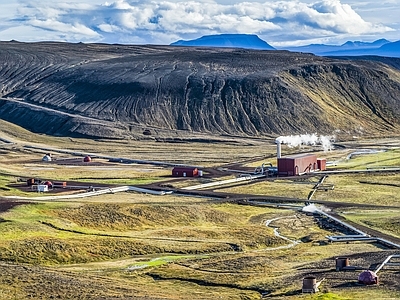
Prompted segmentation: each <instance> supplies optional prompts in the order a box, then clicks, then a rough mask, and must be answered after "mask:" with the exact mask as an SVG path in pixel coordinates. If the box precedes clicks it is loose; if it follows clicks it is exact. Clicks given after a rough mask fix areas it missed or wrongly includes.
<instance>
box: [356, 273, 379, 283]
mask: <svg viewBox="0 0 400 300" xmlns="http://www.w3.org/2000/svg"><path fill="white" fill-rule="evenodd" d="M358 283H361V284H366V285H371V284H378V276H377V275H376V274H375V273H374V272H372V271H369V270H366V271H363V272H361V273H360V275H358Z"/></svg>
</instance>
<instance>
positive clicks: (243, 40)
mask: <svg viewBox="0 0 400 300" xmlns="http://www.w3.org/2000/svg"><path fill="white" fill-rule="evenodd" d="M227 40H228V41H229V42H227ZM264 43H265V44H264ZM399 43H400V41H397V42H390V41H388V40H386V39H384V38H381V39H378V40H376V41H373V42H362V41H347V42H345V43H343V44H341V45H326V44H310V45H304V46H293V47H276V48H274V47H272V46H271V45H269V44H268V43H267V42H266V41H264V40H262V39H260V38H259V37H258V36H257V35H248V34H223V35H207V36H202V37H200V38H198V39H194V40H188V41H182V40H180V41H177V42H174V43H172V44H171V45H173V46H187V47H234V48H245V49H257V50H288V51H292V52H307V53H313V54H315V55H320V56H363V55H378V56H389V57H400V45H399ZM263 45H264V46H263ZM384 46H385V47H384Z"/></svg>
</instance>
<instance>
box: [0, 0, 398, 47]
mask: <svg viewBox="0 0 400 300" xmlns="http://www.w3.org/2000/svg"><path fill="white" fill-rule="evenodd" d="M399 16H400V0H388V1H385V0H382V1H345V0H342V1H340V0H320V1H310V0H298V1H294V0H282V1H267V0H247V1H240V0H186V1H183V0H163V1H151V0H107V1H104V0H86V1H85V0H80V1H78V0H65V1H64V0H62V1H58V0H52V1H50V0H41V1H32V0H0V40H3V41H8V40H18V41H27V42H31V41H44V40H46V41H49V40H52V41H66V42H103V43H125V44H170V43H172V42H175V41H177V40H180V39H184V40H187V39H194V38H198V37H200V36H203V35H209V34H220V33H247V34H257V35H258V36H259V37H260V38H262V39H263V40H265V41H267V42H268V43H270V44H271V45H273V46H276V47H279V46H294V45H305V44H311V43H325V44H341V43H344V42H346V41H348V40H352V41H356V40H357V41H366V42H368V41H374V40H376V39H379V38H387V39H389V40H391V41H397V40H400V21H399V19H400V18H399Z"/></svg>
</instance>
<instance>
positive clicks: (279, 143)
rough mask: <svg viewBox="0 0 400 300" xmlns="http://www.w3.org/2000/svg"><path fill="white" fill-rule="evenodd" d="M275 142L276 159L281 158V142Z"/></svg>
mask: <svg viewBox="0 0 400 300" xmlns="http://www.w3.org/2000/svg"><path fill="white" fill-rule="evenodd" d="M275 142H276V158H281V151H282V148H281V147H282V146H281V142H279V141H275Z"/></svg>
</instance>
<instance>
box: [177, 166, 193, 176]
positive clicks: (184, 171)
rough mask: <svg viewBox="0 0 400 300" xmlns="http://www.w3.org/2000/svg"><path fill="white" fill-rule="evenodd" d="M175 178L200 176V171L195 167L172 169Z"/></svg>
mask: <svg viewBox="0 0 400 300" xmlns="http://www.w3.org/2000/svg"><path fill="white" fill-rule="evenodd" d="M172 176H174V177H196V176H199V170H198V169H197V168H195V167H174V168H173V169H172Z"/></svg>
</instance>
